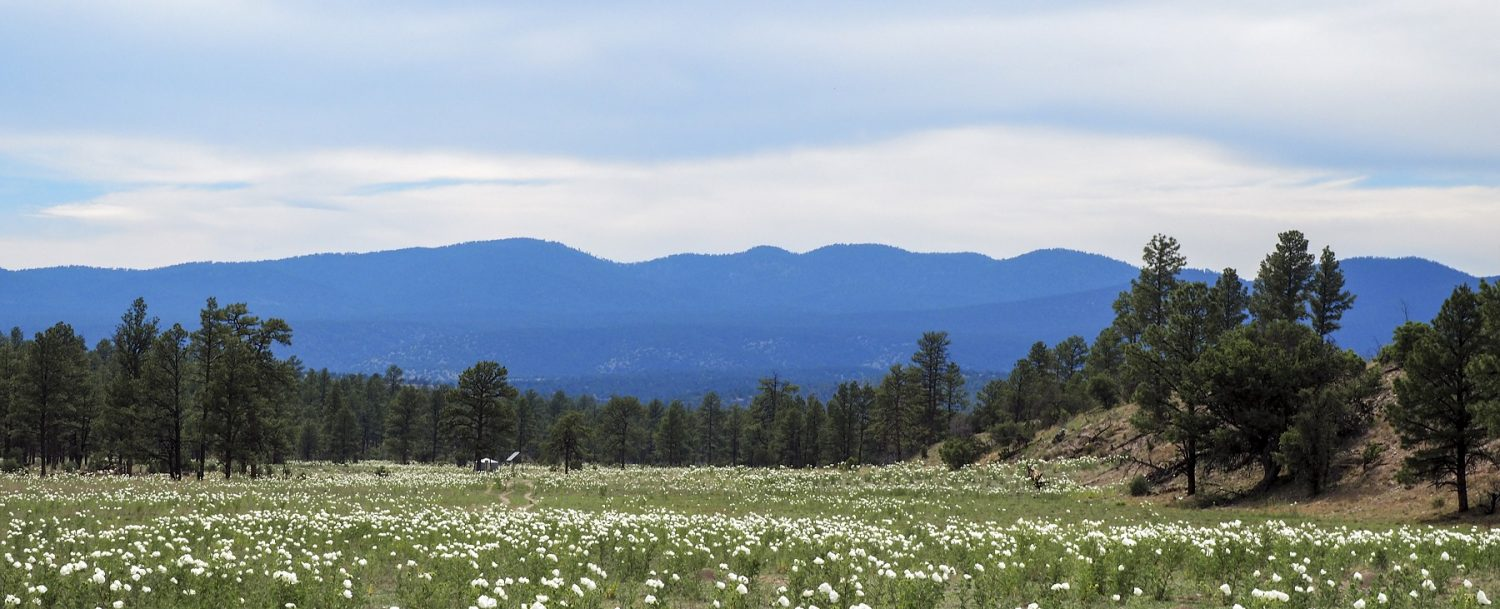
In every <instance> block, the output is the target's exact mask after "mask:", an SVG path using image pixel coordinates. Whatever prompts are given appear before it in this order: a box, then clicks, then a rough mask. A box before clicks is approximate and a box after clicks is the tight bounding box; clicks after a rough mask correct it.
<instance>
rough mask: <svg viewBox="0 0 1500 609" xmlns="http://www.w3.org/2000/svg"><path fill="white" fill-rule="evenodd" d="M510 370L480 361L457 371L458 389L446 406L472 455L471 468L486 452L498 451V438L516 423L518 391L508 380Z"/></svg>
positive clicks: (467, 449)
mask: <svg viewBox="0 0 1500 609" xmlns="http://www.w3.org/2000/svg"><path fill="white" fill-rule="evenodd" d="M508 376H509V371H507V370H506V369H505V367H504V366H501V365H500V364H499V363H497V362H493V361H481V362H479V363H476V364H474V365H473V366H470V367H469V368H468V369H467V370H464V371H463V373H461V374H459V375H458V389H457V390H456V391H455V392H454V393H453V400H452V404H451V405H450V408H448V414H449V420H450V421H452V423H453V425H454V428H455V430H456V431H457V432H458V433H459V437H460V438H461V440H462V442H463V447H464V448H465V449H466V452H467V453H468V454H469V455H470V456H471V457H472V458H473V463H474V469H475V470H476V471H477V470H478V469H479V468H480V459H481V458H482V457H483V456H484V455H485V454H486V453H490V454H498V449H499V445H498V443H497V441H498V440H499V439H500V438H504V437H507V436H509V435H510V432H511V431H512V430H513V429H514V427H513V426H514V425H515V410H514V408H515V405H514V404H513V403H512V402H511V400H513V399H515V397H516V395H517V392H516V389H515V387H512V386H511V385H510V382H509V380H508Z"/></svg>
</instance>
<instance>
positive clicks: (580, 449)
mask: <svg viewBox="0 0 1500 609" xmlns="http://www.w3.org/2000/svg"><path fill="white" fill-rule="evenodd" d="M588 436H589V428H588V423H587V422H585V421H584V419H583V413H581V412H579V411H576V410H569V411H567V412H564V413H562V414H561V415H559V416H558V417H557V419H556V420H555V421H553V423H552V427H551V428H550V429H548V431H547V454H548V455H549V457H550V458H552V459H555V460H556V461H559V462H561V463H562V466H563V475H567V474H568V472H570V471H572V470H575V469H578V468H580V467H582V466H583V459H584V458H585V454H584V446H585V445H587V443H588Z"/></svg>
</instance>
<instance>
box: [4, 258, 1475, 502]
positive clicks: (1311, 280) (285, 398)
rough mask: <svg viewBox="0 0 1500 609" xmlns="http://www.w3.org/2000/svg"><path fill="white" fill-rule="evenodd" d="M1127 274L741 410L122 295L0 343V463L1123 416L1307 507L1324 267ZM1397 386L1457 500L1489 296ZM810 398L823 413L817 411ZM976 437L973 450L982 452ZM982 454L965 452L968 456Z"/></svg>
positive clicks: (993, 427)
mask: <svg viewBox="0 0 1500 609" xmlns="http://www.w3.org/2000/svg"><path fill="white" fill-rule="evenodd" d="M1143 263H1144V264H1143V266H1142V268H1141V270H1140V275H1139V277H1137V278H1136V279H1135V280H1134V281H1132V282H1131V285H1130V289H1129V290H1127V291H1125V292H1122V293H1121V294H1120V295H1119V297H1118V299H1117V300H1116V301H1115V303H1114V312H1115V319H1114V323H1113V324H1112V325H1110V326H1109V327H1107V328H1105V329H1104V330H1103V331H1101V332H1100V333H1099V334H1098V335H1097V336H1095V337H1094V338H1093V340H1092V341H1090V340H1087V339H1085V338H1083V337H1079V336H1074V337H1070V338H1067V339H1065V340H1062V341H1060V342H1058V343H1057V344H1055V345H1047V344H1045V343H1042V342H1038V343H1036V344H1034V345H1033V346H1032V347H1031V349H1030V352H1029V353H1028V354H1027V356H1026V357H1024V358H1022V359H1020V360H1018V361H1016V362H1015V363H1014V365H1013V366H1012V367H1011V369H1010V372H1009V374H1007V375H1006V376H1005V377H1004V378H995V379H989V380H987V381H986V382H984V383H983V384H982V386H979V387H973V386H971V385H970V381H968V380H967V379H966V378H965V374H964V371H963V369H962V368H961V367H960V366H959V364H958V363H956V362H954V361H952V359H951V358H950V356H949V350H948V347H949V344H950V342H949V337H948V334H947V333H946V332H941V331H933V332H927V333H924V334H923V335H922V336H921V337H919V338H918V339H917V340H916V343H915V346H914V349H913V353H912V355H911V358H910V361H909V363H906V364H897V365H893V366H891V368H890V369H889V370H887V371H886V373H885V375H884V377H883V378H882V379H881V380H879V381H878V382H876V383H866V382H858V381H850V382H844V383H842V384H839V385H838V386H837V387H835V388H833V389H832V390H831V391H827V392H826V393H825V392H807V391H803V390H802V389H801V388H799V387H798V385H797V384H796V381H795V379H787V378H782V377H780V376H778V375H774V374H773V375H770V376H768V377H767V378H764V379H762V380H761V381H760V382H759V386H758V391H757V392H756V393H755V394H754V397H753V399H751V400H750V401H749V402H748V404H743V405H742V404H738V403H735V404H725V403H723V402H722V401H721V400H720V398H719V397H718V394H715V393H712V392H710V393H707V394H706V395H705V396H703V398H702V399H701V400H698V401H696V402H695V403H692V404H686V403H683V402H681V401H672V402H663V401H661V400H651V401H649V402H643V401H642V400H640V399H637V398H634V397H630V396H618V395H617V396H610V397H608V398H607V399H601V398H596V397H594V396H591V395H575V396H570V395H567V394H565V393H563V392H561V391H557V392H554V393H551V394H544V393H541V392H538V391H535V390H527V391H525V392H522V391H519V390H517V389H516V388H515V387H514V386H513V385H512V383H511V381H510V379H509V377H508V372H507V370H506V368H505V367H504V366H503V365H501V364H500V363H499V362H494V361H481V362H477V363H476V364H474V365H473V366H472V367H470V368H468V369H467V370H465V371H464V372H463V373H462V374H461V375H460V376H459V378H458V381H457V383H456V384H454V385H451V386H440V385H431V384H421V383H412V382H408V381H407V379H406V378H405V376H404V374H403V372H402V370H401V369H400V368H399V367H396V366H391V367H389V368H388V369H387V370H386V371H385V372H384V373H381V374H369V375H361V374H352V375H350V374H330V373H329V372H328V370H326V369H323V370H308V369H306V368H305V367H304V366H303V364H302V363H301V362H300V361H298V360H297V359H296V358H280V357H278V356H277V354H276V347H277V346H283V345H289V344H290V343H291V341H292V336H293V331H292V327H291V325H290V324H288V323H287V322H286V321H285V320H282V319H277V318H261V317H258V316H256V315H254V314H252V312H251V311H250V309H249V307H248V305H247V304H244V303H233V304H229V305H226V306H220V305H219V303H218V302H217V301H216V300H215V299H213V298H209V299H208V301H207V303H206V305H205V306H204V308H203V309H202V311H201V312H200V315H199V324H198V325H197V327H195V328H191V329H189V328H184V327H182V326H181V325H177V324H174V325H173V326H171V327H168V328H163V327H160V324H159V322H158V321H157V319H156V318H154V317H151V315H150V313H149V310H148V306H147V303H146V302H145V301H144V300H143V299H137V300H136V301H135V302H133V303H131V304H130V306H129V307H128V308H127V310H126V311H125V312H124V314H123V315H122V316H121V318H120V322H119V324H118V326H117V327H116V328H115V332H114V335H113V336H112V337H110V338H107V339H104V340H101V341H99V342H98V343H97V344H96V345H94V346H93V348H92V349H91V348H89V346H88V345H86V344H85V343H84V340H83V338H81V337H80V336H78V335H77V334H76V333H75V332H74V330H73V328H72V327H71V326H70V325H68V324H67V323H62V322H59V323H57V324H56V325H54V326H52V327H49V328H47V329H46V330H44V331H41V332H38V333H36V334H35V335H34V336H31V337H27V336H25V335H24V334H23V333H22V332H21V330H20V329H13V330H12V331H11V332H10V333H9V336H8V337H5V338H0V442H3V446H0V455H3V462H0V467H3V468H4V469H6V470H9V471H16V470H21V469H27V468H30V469H33V470H35V471H36V472H37V473H39V474H41V475H46V473H47V472H48V471H49V470H57V469H63V470H70V471H71V470H80V469H83V470H90V471H113V472H118V473H122V474H130V473H136V472H160V473H166V474H170V475H172V476H173V477H179V478H180V477H185V476H197V477H200V478H201V477H203V476H205V475H207V474H208V473H209V472H217V473H221V474H222V475H224V476H226V477H228V476H233V475H235V474H236V473H242V474H245V475H250V476H256V475H264V474H267V473H270V472H272V471H274V466H277V465H280V464H283V463H286V462H288V461H292V460H328V461H334V462H345V463H347V462H352V461H358V460H367V459H392V460H396V461H400V462H408V461H421V462H446V463H455V464H458V465H464V466H478V463H479V462H480V460H481V459H485V458H491V459H503V458H504V457H506V456H507V455H509V454H510V452H511V451H520V452H521V454H522V455H524V457H523V458H525V459H534V460H540V461H544V462H548V463H556V464H560V465H562V466H563V467H565V468H572V467H577V466H579V465H581V464H582V463H583V462H585V461H588V462H592V463H596V464H601V465H618V466H624V465H628V464H646V463H649V464H660V465H670V466H681V465H693V464H705V465H746V466H767V467H774V466H782V467H813V466H822V465H830V464H865V463H889V462H894V461H899V460H904V459H909V458H912V457H916V456H918V455H925V454H926V453H927V452H928V451H929V450H932V449H934V448H935V447H938V450H939V452H940V454H941V457H942V459H943V460H944V461H945V462H947V463H949V464H950V465H951V466H954V467H958V466H962V465H964V464H966V463H969V462H972V461H974V460H975V459H976V458H978V457H979V456H980V455H981V454H982V453H984V452H986V451H989V450H992V449H997V448H998V449H1000V450H1002V451H1005V450H1010V449H1015V448H1018V447H1020V446H1022V445H1024V444H1026V443H1027V442H1030V441H1031V440H1032V439H1033V437H1034V436H1035V434H1036V433H1038V431H1039V430H1041V429H1044V428H1046V427H1047V426H1050V425H1052V424H1054V423H1057V422H1060V421H1063V420H1065V419H1066V418H1068V417H1070V416H1072V415H1074V414H1077V413H1079V412H1083V411H1087V410H1091V409H1097V408H1111V407H1114V406H1117V405H1119V404H1121V403H1125V402H1133V403H1135V404H1137V405H1138V406H1139V409H1138V411H1137V413H1136V415H1135V416H1134V418H1133V420H1132V423H1133V424H1134V425H1135V426H1136V427H1137V428H1138V429H1139V430H1140V431H1141V432H1142V433H1146V434H1150V435H1151V436H1152V437H1155V438H1159V439H1160V440H1161V441H1162V442H1166V443H1170V444H1171V445H1172V446H1174V447H1175V448H1176V453H1177V455H1178V458H1177V459H1175V460H1174V461H1173V462H1171V463H1166V464H1149V466H1150V467H1151V468H1153V470H1154V472H1155V473H1154V476H1155V477H1156V478H1158V479H1166V478H1171V477H1177V476H1181V477H1185V478H1186V481H1187V489H1188V493H1189V494H1192V493H1194V492H1196V490H1197V478H1198V476H1199V475H1201V474H1202V473H1205V472H1209V471H1214V470H1223V469H1231V468H1240V467H1245V466H1255V467H1258V468H1259V471H1260V472H1261V473H1262V485H1263V486H1269V485H1271V484H1273V483H1275V482H1276V481H1278V480H1280V479H1283V478H1284V477H1286V476H1290V477H1293V478H1295V479H1297V480H1299V481H1301V482H1303V483H1305V484H1306V485H1307V487H1308V489H1309V491H1310V492H1313V493H1317V492H1319V491H1320V490H1321V489H1322V487H1323V486H1324V484H1325V483H1326V481H1327V476H1328V472H1329V468H1330V466H1331V460H1332V456H1333V454H1334V453H1335V452H1336V450H1337V448H1338V447H1339V445H1340V442H1341V441H1342V440H1344V439H1347V438H1349V437H1352V436H1353V435H1355V434H1356V433H1358V432H1359V431H1360V430H1362V429H1363V427H1364V426H1366V425H1368V424H1369V422H1370V421H1371V420H1372V417H1374V416H1376V413H1375V412H1374V409H1373V402H1372V400H1371V398H1372V396H1373V395H1375V393H1376V392H1377V391H1378V390H1379V387H1380V379H1379V373H1378V370H1377V369H1376V368H1374V367H1371V366H1368V365H1367V363H1366V362H1365V361H1364V360H1363V359H1362V358H1361V357H1360V356H1359V355H1357V354H1356V353H1355V352H1353V351H1350V350H1345V349H1340V348H1339V347H1338V346H1337V345H1335V344H1334V342H1333V340H1332V339H1331V338H1330V335H1331V334H1332V333H1333V332H1334V331H1336V330H1337V329H1338V328H1339V323H1340V319H1341V318H1342V316H1343V314H1344V312H1345V311H1347V310H1349V309H1350V308H1351V307H1353V306H1354V305H1355V302H1356V296H1355V295H1354V294H1351V293H1349V292H1348V291H1346V290H1345V289H1344V278H1343V273H1342V271H1341V270H1340V269H1339V260H1338V258H1337V257H1336V256H1335V255H1334V253H1333V251H1332V250H1331V249H1329V248H1326V247H1325V248H1323V249H1322V250H1321V252H1320V253H1318V254H1315V253H1313V252H1312V251H1310V250H1309V244H1308V241H1307V239H1306V238H1305V237H1304V236H1303V235H1302V234H1301V233H1300V232H1298V231H1288V232H1285V233H1282V234H1281V235H1280V236H1279V238H1278V242H1277V243H1276V245H1275V249H1274V250H1273V251H1272V252H1271V253H1269V254H1268V255H1267V256H1266V257H1265V259H1264V260H1263V261H1262V262H1261V265H1260V268H1259V269H1258V273H1257V275H1256V278H1255V280H1254V281H1253V282H1251V283H1249V285H1248V286H1247V284H1246V282H1244V281H1242V280H1241V279H1240V278H1239V275H1238V273H1237V272H1236V270H1235V269H1232V268H1230V269H1224V270H1223V271H1222V273H1221V274H1220V275H1219V276H1218V277H1217V279H1216V280H1215V282H1214V283H1213V284H1212V285H1209V284H1207V283H1204V282H1196V281H1185V280H1183V279H1181V277H1180V275H1181V274H1182V272H1183V269H1184V268H1186V265H1187V260H1186V259H1185V258H1184V257H1183V256H1182V255H1181V254H1180V247H1179V245H1178V243H1177V242H1176V240H1174V239H1172V238H1170V237H1167V236H1165V235H1157V236H1155V237H1153V238H1152V239H1151V240H1150V242H1149V243H1148V244H1147V245H1146V246H1145V248H1144V255H1143ZM1380 357H1381V358H1382V359H1384V360H1385V361H1386V362H1387V363H1388V364H1390V365H1392V366H1399V367H1403V368H1404V369H1405V371H1406V373H1405V375H1404V377H1403V378H1402V379H1401V380H1398V381H1397V383H1396V386H1395V388H1396V392H1397V394H1398V397H1399V398H1400V399H1399V404H1398V406H1397V407H1395V408H1393V409H1392V412H1389V413H1385V414H1386V416H1388V417H1389V418H1390V419H1391V421H1392V422H1393V424H1395V425H1396V427H1397V429H1398V431H1400V432H1401V433H1402V435H1403V443H1409V444H1410V445H1411V446H1412V447H1417V448H1419V449H1420V450H1418V451H1417V452H1416V453H1415V454H1414V457H1413V460H1412V461H1409V462H1408V463H1407V468H1406V473H1407V474H1408V475H1411V476H1414V477H1419V478H1423V479H1428V480H1431V481H1433V482H1434V483H1441V484H1450V485H1453V486H1455V487H1456V488H1457V489H1458V491H1459V493H1460V508H1461V509H1466V508H1467V506H1468V504H1467V499H1466V496H1467V493H1466V486H1465V485H1466V482H1465V477H1466V473H1467V472H1468V471H1469V469H1471V468H1472V466H1473V465H1474V464H1476V463H1477V462H1478V460H1480V459H1488V458H1490V455H1488V454H1487V453H1485V452H1484V450H1483V445H1484V441H1486V440H1488V439H1489V438H1490V437H1491V433H1490V431H1489V429H1491V428H1496V429H1500V426H1496V425H1494V424H1492V423H1490V421H1491V419H1492V418H1493V416H1494V415H1496V414H1497V412H1496V411H1497V410H1500V400H1497V396H1500V289H1497V288H1496V287H1495V286H1493V285H1489V284H1486V283H1483V282H1481V284H1480V286H1479V289H1478V290H1474V289H1472V288H1470V287H1469V286H1468V285H1460V286H1458V288H1456V289H1455V290H1454V292H1453V294H1452V296H1450V298H1449V299H1448V302H1446V303H1445V304H1444V305H1443V308H1442V311H1441V312H1440V313H1439V315H1438V317H1437V318H1436V319H1434V320H1433V322H1432V323H1431V324H1424V323H1416V322H1413V323H1408V324H1406V325H1405V326H1402V327H1401V328H1399V329H1398V330H1397V331H1396V334H1395V336H1394V337H1393V340H1392V343H1391V344H1390V346H1388V347H1387V348H1386V350H1385V351H1384V352H1383V353H1382V354H1381V356H1380ZM819 393H824V394H823V395H819ZM979 432H986V433H984V434H983V436H979V435H976V434H979ZM981 438H983V439H981Z"/></svg>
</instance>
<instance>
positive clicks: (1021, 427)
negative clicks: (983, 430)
mask: <svg viewBox="0 0 1500 609" xmlns="http://www.w3.org/2000/svg"><path fill="white" fill-rule="evenodd" d="M1035 434H1036V431H1035V430H1034V429H1032V427H1031V426H1030V425H1028V424H1026V423H1016V422H1014V421H1005V422H1002V423H996V424H994V425H993V426H991V427H990V441H991V442H994V443H995V446H999V447H1001V448H1016V447H1020V446H1025V445H1026V444H1027V443H1028V442H1031V438H1032V436H1033V435H1035Z"/></svg>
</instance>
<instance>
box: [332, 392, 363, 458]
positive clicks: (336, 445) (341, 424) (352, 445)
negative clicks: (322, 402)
mask: <svg viewBox="0 0 1500 609" xmlns="http://www.w3.org/2000/svg"><path fill="white" fill-rule="evenodd" d="M328 415H329V416H328V427H327V429H326V430H325V432H324V435H325V436H326V437H327V438H328V458H329V460H331V461H333V462H334V463H349V462H350V461H353V460H354V456H355V454H356V453H358V452H359V420H358V417H356V416H355V415H354V409H353V408H351V407H350V406H349V402H348V400H345V399H344V390H343V388H342V387H340V386H338V385H335V386H334V388H333V391H332V392H330V393H329V396H328Z"/></svg>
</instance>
